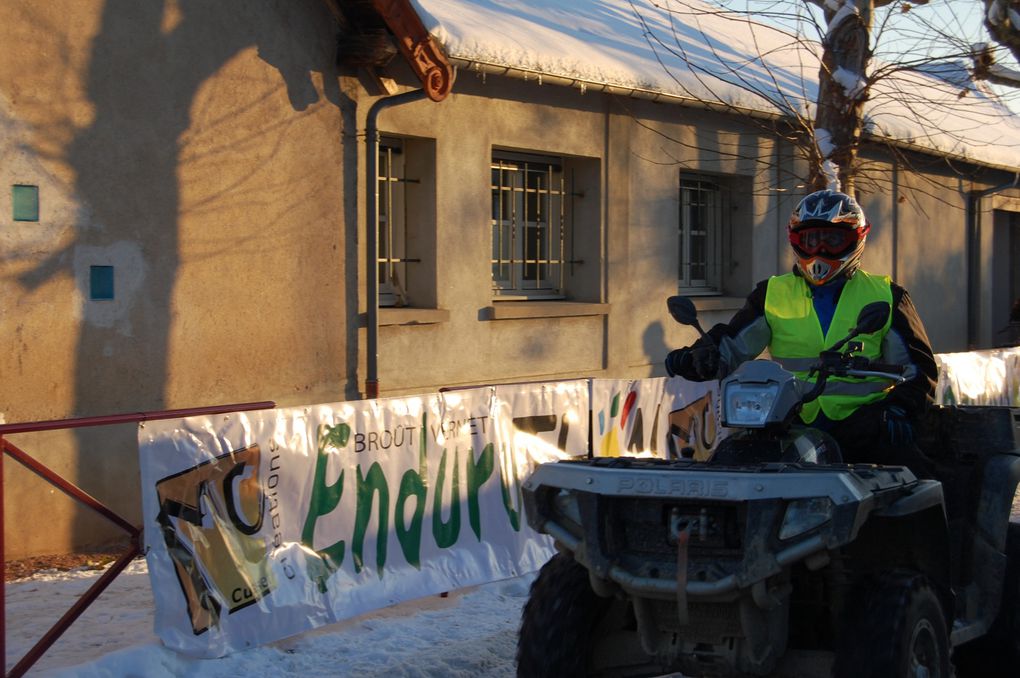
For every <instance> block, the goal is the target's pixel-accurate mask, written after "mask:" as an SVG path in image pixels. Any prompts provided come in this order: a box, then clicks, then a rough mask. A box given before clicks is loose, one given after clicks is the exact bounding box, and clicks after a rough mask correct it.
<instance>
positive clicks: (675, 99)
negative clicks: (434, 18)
mask: <svg viewBox="0 0 1020 678" xmlns="http://www.w3.org/2000/svg"><path fill="white" fill-rule="evenodd" d="M449 61H450V63H452V64H453V65H454V66H456V67H458V68H464V69H466V70H469V71H472V72H475V73H482V74H487V75H502V76H505V77H509V78H515V79H517V80H525V81H528V82H537V83H538V84H539V85H542V84H545V83H548V84H550V85H558V86H561V87H572V88H577V89H578V90H580V91H581V93H582V94H583V93H585V92H588V91H593V92H603V93H606V94H612V95H617V96H625V97H630V98H633V99H643V100H646V101H658V102H662V103H668V104H673V105H679V106H686V107H688V108H700V109H703V110H708V111H714V112H720V113H730V114H738V115H746V116H748V117H752V118H755V119H757V120H768V121H770V122H786V123H792V122H793V118H792V117H791V116H789V115H783V114H780V113H770V112H768V111H761V110H757V109H754V108H747V107H743V106H734V105H732V104H724V103H720V102H714V101H702V100H700V99H696V98H694V97H687V96H683V95H679V94H670V93H668V92H661V91H658V90H654V89H649V88H640V87H625V86H622V85H611V84H609V83H604V82H596V81H592V80H584V79H582V78H573V77H568V76H562V75H555V74H551V73H544V72H542V71H538V70H533V69H527V68H521V67H519V66H507V65H505V64H497V63H493V62H486V61H480V60H477V59H471V58H467V57H458V56H450V57H449ZM862 137H863V138H864V139H865V140H867V141H872V142H875V143H879V144H884V145H887V146H893V147H895V148H898V149H900V150H904V151H912V152H915V153H922V154H925V155H930V156H936V157H939V158H944V159H946V160H952V161H955V162H966V163H970V164H971V165H978V166H980V167H987V168H989V169H996V170H1003V171H1006V172H1012V173H1016V172H1020V165H1016V166H1011V165H1005V164H999V163H995V162H990V161H988V160H981V159H978V158H974V157H971V156H966V155H963V154H960V153H953V152H949V151H940V150H938V149H935V148H930V147H928V146H924V145H923V144H918V143H916V142H912V141H906V140H903V139H897V138H895V137H889V136H883V135H881V134H876V133H874V132H864V133H863V135H862Z"/></svg>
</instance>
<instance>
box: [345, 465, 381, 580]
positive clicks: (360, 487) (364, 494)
mask: <svg viewBox="0 0 1020 678" xmlns="http://www.w3.org/2000/svg"><path fill="white" fill-rule="evenodd" d="M356 492H357V497H358V502H357V509H356V512H355V514H354V537H353V538H352V544H351V556H352V558H353V559H354V571H355V572H356V573H357V572H361V568H362V567H363V566H364V559H363V558H362V555H363V552H364V547H365V533H366V532H368V521H369V519H370V518H371V517H372V498H373V497H374V496H375V494H376V493H378V494H379V514H378V515H379V531H378V532H377V533H376V538H375V564H376V568H377V570H378V572H379V577H380V578H382V575H383V566H385V565H386V542H387V537H388V535H389V505H390V490H389V487H387V485H386V475H385V474H384V473H383V470H382V466H380V465H379V462H375V463H373V464H372V465H371V466H370V467H368V474H367V475H366V476H364V477H362V475H361V466H358V474H357V489H356Z"/></svg>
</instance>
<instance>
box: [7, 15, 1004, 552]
mask: <svg viewBox="0 0 1020 678" xmlns="http://www.w3.org/2000/svg"><path fill="white" fill-rule="evenodd" d="M335 32H336V31H335V27H334V25H333V23H332V19H331V17H330V16H329V13H328V12H327V11H326V10H325V6H324V5H323V3H321V2H319V1H318V0H297V1H290V2H287V1H285V0H276V2H271V3H267V4H260V5H257V6H254V7H253V6H252V5H251V4H250V3H242V2H240V0H223V1H221V2H217V3H198V4H194V3H189V4H183V3H179V2H172V1H167V2H164V3H138V2H135V1H134V0H107V1H106V2H101V1H100V0H94V1H92V2H80V3H62V4H58V5H51V4H50V3H42V2H38V1H31V0H12V1H10V2H6V3H3V4H2V5H0V180H2V181H0V340H2V341H3V342H4V344H5V345H6V346H7V347H9V350H8V351H5V352H3V353H2V354H0V415H2V416H3V418H4V419H5V420H6V421H7V422H19V421H35V420H42V419H55V418H62V417H73V416H88V415H104V414H112V413H120V412H136V411H145V410H158V409H164V408H183V407H198V406H203V405H214V404H222V403H237V402H243V401H254V400H273V401H276V402H277V403H278V404H279V405H281V406H288V405H305V404H312V403H318V402H330V401H337V400H344V399H352V398H356V397H358V396H359V394H360V393H361V392H362V391H363V390H364V388H365V383H364V380H365V376H366V362H367V361H366V338H367V335H366V329H365V327H364V326H363V325H364V323H363V321H362V319H363V317H364V315H365V312H366V309H367V301H366V300H367V292H366V282H365V277H366V275H365V274H366V269H365V257H366V237H365V221H366V203H367V199H366V191H367V189H366V179H365V177H366V174H365V139H364V132H365V121H366V116H367V114H368V110H369V108H370V106H371V105H372V103H373V102H375V101H376V100H377V98H378V94H377V92H376V88H375V86H374V85H373V84H372V83H371V82H370V81H369V80H368V79H366V78H365V77H364V75H363V74H355V73H350V72H342V73H341V72H337V71H336V70H335V68H334V67H333V63H334V58H335V51H336V48H335ZM383 75H385V76H389V77H393V78H395V80H396V82H397V84H398V89H401V90H406V89H409V88H412V87H415V86H416V83H415V80H414V78H413V77H412V76H411V75H410V73H409V71H408V70H407V69H406V68H405V67H403V66H402V65H400V63H399V62H395V63H394V66H393V67H391V68H390V69H388V70H386V71H385V72H383ZM638 121H640V123H639V122H638ZM379 128H380V130H381V131H382V132H384V133H388V134H394V135H400V136H405V137H408V138H413V139H416V140H417V141H415V144H416V148H417V149H418V150H420V151H422V153H420V154H417V155H416V160H415V162H420V163H422V165H423V166H422V167H415V168H414V171H415V172H424V171H426V170H428V168H429V167H431V168H432V174H431V176H430V177H429V180H428V181H427V182H425V183H423V184H421V185H420V187H419V188H420V191H422V192H424V193H426V194H427V195H425V196H424V198H423V199H422V200H421V201H420V204H419V208H420V209H421V210H422V214H421V218H422V220H423V223H424V224H425V225H426V228H425V229H424V240H423V242H422V243H418V244H416V247H417V248H418V251H416V252H415V253H414V254H415V255H417V256H419V257H421V258H422V262H423V263H422V264H420V266H421V268H420V269H418V271H419V274H416V275H419V277H423V278H426V279H428V280H430V282H429V283H428V287H427V289H425V290H424V292H423V293H421V294H420V295H419V296H418V298H419V299H420V300H423V302H422V304H421V305H424V306H427V307H435V308H438V309H442V310H443V311H445V312H446V314H445V315H440V316H439V319H440V322H433V321H434V320H436V318H437V316H436V315H431V316H423V317H426V318H427V321H425V322H421V323H419V324H403V325H401V324H388V323H384V324H383V325H382V327H381V328H380V332H379V374H378V376H379V380H380V385H381V389H382V394H383V395H399V394H405V393H412V392H428V391H433V390H435V389H437V388H439V387H441V386H453V385H464V384H480V383H492V382H507V381H517V380H537V379H555V378H561V377H582V376H592V377H599V376H604V377H614V378H638V377H645V376H649V375H661V374H662V368H661V361H662V357H663V356H664V354H665V352H666V351H668V350H669V349H671V348H674V347H677V346H682V345H684V344H687V343H689V342H690V341H692V340H693V339H694V338H695V337H694V332H693V330H691V329H690V328H683V327H679V326H677V325H676V324H675V323H673V322H672V320H670V319H669V317H668V315H667V313H666V312H665V304H664V300H665V298H666V297H668V296H669V295H671V294H674V293H676V272H677V262H676V257H677V245H676V237H677V218H678V216H677V215H678V210H679V206H678V191H677V181H678V177H679V173H680V172H681V170H684V171H693V172H701V173H710V174H712V173H718V174H725V175H732V176H734V177H736V178H737V179H738V185H739V186H741V187H746V189H747V194H746V195H741V196H739V197H738V199H735V200H734V201H733V204H732V205H731V206H730V209H731V211H730V216H731V219H732V238H731V241H730V242H729V243H728V247H729V255H730V259H731V261H732V264H733V265H732V267H730V268H729V270H727V271H725V274H724V283H725V284H724V294H723V296H722V297H715V298H711V299H703V300H701V301H700V302H699V303H700V305H701V306H702V310H703V317H702V322H703V324H704V325H705V326H709V325H711V324H713V323H715V322H719V321H724V320H726V319H728V318H729V317H730V315H732V313H733V312H734V311H735V310H736V309H737V308H738V307H739V305H740V304H741V302H742V300H743V297H744V295H746V294H747V293H748V292H749V291H750V290H751V288H752V286H753V285H754V283H755V282H756V281H758V280H761V279H763V278H766V277H767V276H769V275H773V274H775V273H780V272H785V271H787V270H789V268H790V266H791V265H792V257H791V255H790V252H789V247H788V245H787V242H786V234H785V225H786V219H787V217H788V215H789V213H790V210H791V209H792V207H793V205H794V204H795V203H796V200H797V199H798V198H799V197H800V194H801V192H802V191H801V189H799V188H798V186H797V179H796V177H797V176H803V175H804V174H805V172H804V168H803V167H802V166H801V164H800V163H799V161H797V160H796V159H795V157H794V152H793V150H792V149H791V148H790V147H789V146H787V145H785V144H779V143H777V142H775V141H774V140H773V139H772V138H771V137H770V136H769V135H768V134H766V133H764V132H763V131H762V128H761V127H760V126H758V125H756V124H754V123H751V122H748V121H746V120H739V119H734V118H725V117H723V116H721V115H720V114H718V113H712V112H707V111H703V110H698V109H694V108H687V107H681V106H677V105H673V104H661V103H653V102H648V101H640V100H637V99H619V98H613V97H609V96H607V95H604V94H599V93H597V92H592V91H589V92H587V93H582V92H580V91H578V90H576V89H569V88H563V87H558V86H554V85H549V84H546V85H542V84H539V83H537V82H534V81H530V82H522V81H520V80H515V79H510V78H505V77H498V76H493V75H490V76H487V77H483V76H481V75H480V74H475V73H472V72H461V73H459V75H458V81H457V83H456V86H455V88H454V93H453V94H452V95H451V96H450V97H448V98H447V99H446V100H445V101H443V102H441V103H434V102H431V101H419V102H415V103H413V104H407V105H405V106H400V107H396V108H391V109H388V110H386V111H384V112H383V113H382V114H381V116H380V118H379ZM494 147H495V148H508V149H518V150H525V151H533V152H538V153H544V154H553V155H562V156H564V157H566V158H568V159H569V161H570V162H571V163H572V166H574V167H576V168H577V169H578V174H577V176H578V181H579V183H580V184H581V185H580V188H581V189H583V191H584V196H583V197H577V198H576V199H575V204H574V208H575V209H576V210H577V214H578V215H580V216H581V217H582V219H581V220H582V221H583V224H581V225H580V229H579V230H578V234H579V237H581V238H582V240H580V241H578V247H579V248H580V251H581V252H582V254H583V258H584V263H583V264H582V265H579V266H577V267H575V276H574V278H572V279H571V280H569V281H568V287H569V288H570V289H571V291H572V293H573V294H574V295H575V296H574V297H573V298H571V299H570V300H569V301H572V302H576V303H584V304H589V305H588V306H585V307H584V309H585V310H584V311H583V312H582V313H581V314H575V313H572V312H571V311H570V310H569V308H567V306H564V307H563V308H567V310H564V311H562V312H560V313H535V314H534V317H526V318H514V319H498V320H497V319H492V310H491V309H492V307H493V305H494V302H493V297H492V293H491V278H490V267H489V265H488V261H489V257H490V253H491V243H490V237H491V235H490V234H491V231H490V227H489V223H490V167H489V163H490V159H491V154H492V150H493V148H494ZM871 155H872V156H873V157H870V158H869V159H870V160H871V161H872V163H873V166H874V167H878V168H884V169H885V170H888V169H891V167H892V162H891V160H890V159H889V157H888V156H887V154H883V153H881V152H880V151H877V150H873V151H871ZM760 158H766V159H768V162H767V163H764V164H763V163H759V162H757V160H758V159H760ZM884 173H885V175H886V176H891V172H884ZM927 174H928V175H930V176H927V177H926V178H923V179H922V178H918V177H914V176H911V175H910V174H909V173H908V172H904V171H899V172H898V173H897V175H896V176H897V180H898V182H899V183H898V185H897V188H896V190H895V191H893V190H891V188H890V190H884V189H881V188H873V189H868V190H864V192H863V193H864V194H863V202H864V206H865V209H866V210H867V211H868V213H869V215H870V216H871V218H872V220H873V221H874V222H875V224H876V225H875V230H874V231H873V233H872V235H871V236H870V238H869V249H868V252H867V255H866V259H865V267H866V268H868V269H869V270H874V271H876V272H880V273H890V274H892V275H894V277H896V279H897V280H899V281H900V282H901V283H903V284H904V285H905V286H906V287H907V288H908V289H909V290H910V291H911V293H912V295H913V297H914V299H915V302H916V303H917V306H918V308H919V310H920V311H921V314H922V317H923V318H924V320H925V322H926V324H927V325H928V328H929V332H930V334H931V335H932V338H933V342H934V344H935V347H936V350H939V351H950V350H964V349H965V348H966V346H965V344H966V341H967V330H966V322H965V317H966V311H965V308H966V304H967V303H968V301H967V297H966V286H965V284H963V283H962V282H961V280H962V277H963V276H965V274H966V270H967V260H966V254H965V249H966V248H965V245H966V227H965V218H964V217H965V215H964V209H965V206H966V197H965V193H966V192H967V191H970V190H981V189H983V188H987V187H990V186H995V185H998V184H999V183H1001V182H1002V181H1005V180H1006V178H1004V177H1003V176H1002V175H1000V174H996V173H986V174H987V176H985V177H983V178H982V179H981V180H980V181H975V182H971V183H963V182H961V180H959V179H958V178H957V177H955V176H953V175H952V174H951V173H950V172H948V171H947V170H942V169H938V170H935V169H929V170H928V171H927ZM15 183H25V184H32V185H37V186H39V190H40V202H41V215H40V220H39V222H14V221H12V220H11V189H10V186H11V185H12V184H15ZM1009 196H1012V197H1009ZM1006 197H1007V198H1009V199H1011V200H1013V201H1014V202H1002V200H1000V201H999V202H998V203H995V204H993V203H992V202H991V201H987V202H986V203H983V204H984V207H983V208H982V209H983V210H984V211H983V212H982V219H984V223H989V224H991V223H993V219H994V214H993V213H992V212H991V211H992V210H994V209H1004V208H1005V207H1003V205H1005V206H1006V207H1008V206H1009V205H1014V204H1015V199H1016V197H1018V194H1017V192H1015V191H1014V192H1012V193H1009V192H1007V194H1006ZM1005 199H1006V198H1003V200H1005ZM995 205H999V206H998V207H996V206H995ZM991 230H992V227H989V228H987V229H985V230H984V231H982V235H981V237H982V240H981V243H982V245H981V247H982V251H981V253H980V258H981V260H982V261H988V262H993V260H994V257H993V256H992V254H993V253H992V251H991V250H992V248H993V246H994V240H993V238H992V237H991V236H990V235H988V233H989V232H990V231H991ZM919 243H920V244H919ZM92 265H103V266H111V265H112V266H114V267H115V276H116V283H115V284H116V293H115V299H114V300H112V301H94V300H90V299H89V277H88V276H89V267H90V266H92ZM989 265H991V264H989ZM1000 266H1001V265H1000ZM983 275H985V274H983ZM989 276H991V277H989ZM986 278H987V280H989V281H990V280H993V279H994V276H993V275H992V273H988V274H987V275H985V277H984V278H982V280H985V279H986ZM987 284H990V283H987ZM503 303H514V302H503ZM982 303H984V302H982ZM574 308H575V310H576V309H577V308H579V307H577V306H575V307H574ZM982 309H983V310H982V313H983V314H984V316H987V315H988V312H987V309H984V307H982ZM984 316H982V317H984ZM412 317H413V315H412ZM961 319H963V320H961ZM982 322H985V320H982ZM988 322H990V321H988ZM983 331H984V330H983ZM12 440H13V441H14V442H15V443H16V444H17V445H18V446H19V447H22V448H23V449H25V450H26V451H27V452H29V453H31V454H32V455H33V456H35V457H36V458H38V459H40V460H41V461H42V462H43V463H46V464H47V465H49V466H51V467H52V468H54V469H55V470H57V471H59V472H60V473H62V474H64V475H66V477H67V478H68V479H69V480H71V481H72V482H75V483H77V484H79V485H81V486H82V487H83V488H84V489H85V490H87V491H88V492H90V493H91V494H93V495H94V496H96V497H97V498H98V499H99V500H101V501H103V502H106V503H108V504H109V505H110V506H111V507H112V508H114V509H115V510H116V511H118V512H120V513H122V514H123V515H125V516H126V517H128V518H129V519H130V520H132V521H138V520H139V519H140V515H139V514H140V489H139V487H138V462H137V450H136V448H135V442H134V441H135V429H134V427H133V426H119V427H103V428H94V429H86V430H81V431H78V432H76V433H67V432H62V433H48V434H24V435H19V436H16V437H14V438H13V439H12ZM4 491H5V503H4V508H5V539H6V547H7V557H9V558H14V557H20V556H22V555H28V554H33V553H41V552H47V551H51V552H52V551H60V550H67V549H70V548H72V547H74V546H80V545H84V544H90V543H95V542H98V541H103V540H106V539H109V538H112V537H114V536H116V534H117V533H116V532H115V531H113V530H111V529H110V528H108V527H106V526H105V524H104V523H102V522H101V521H99V520H98V519H96V518H94V517H92V516H91V514H89V513H88V512H87V511H82V510H79V509H77V508H75V506H74V505H73V504H72V503H71V502H69V501H68V500H66V499H64V498H62V497H61V496H60V495H59V493H55V492H53V491H51V490H50V489H49V488H48V487H47V486H45V485H43V484H42V483H41V482H40V481H39V480H38V479H37V478H35V477H34V476H33V475H31V474H30V473H28V472H27V471H25V470H23V469H21V468H20V467H17V466H16V465H13V464H8V465H7V469H6V478H5V483H4ZM40 515H45V516H46V518H47V524H46V529H40V528H39V527H38V524H39V523H38V517H39V516H40Z"/></svg>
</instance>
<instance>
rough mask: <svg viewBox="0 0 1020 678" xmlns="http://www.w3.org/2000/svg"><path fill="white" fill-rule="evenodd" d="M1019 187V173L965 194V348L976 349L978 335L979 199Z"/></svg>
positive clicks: (979, 271)
mask: <svg viewBox="0 0 1020 678" xmlns="http://www.w3.org/2000/svg"><path fill="white" fill-rule="evenodd" d="M1018 185H1020V172H1016V173H1015V174H1014V175H1013V181H1010V182H1007V183H1005V184H1001V185H999V186H995V187H994V188H986V189H985V190H983V191H971V192H969V193H968V194H967V348H968V349H969V350H974V349H975V348H976V347H977V335H978V304H979V302H980V300H981V296H980V292H981V266H980V264H981V223H980V211H979V208H980V206H981V199H982V198H987V197H988V196H990V195H995V194H996V193H1001V192H1002V191H1008V190H1009V189H1011V188H1016V187H1017V186H1018Z"/></svg>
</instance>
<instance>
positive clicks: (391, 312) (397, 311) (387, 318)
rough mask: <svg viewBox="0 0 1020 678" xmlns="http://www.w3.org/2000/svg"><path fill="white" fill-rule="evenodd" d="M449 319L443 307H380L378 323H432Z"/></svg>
mask: <svg viewBox="0 0 1020 678" xmlns="http://www.w3.org/2000/svg"><path fill="white" fill-rule="evenodd" d="M449 319H450V312H449V311H448V310H446V309H445V308H380V309H379V325H380V327H381V326H383V325H434V324H436V323H445V322H446V321H448V320H449Z"/></svg>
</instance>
